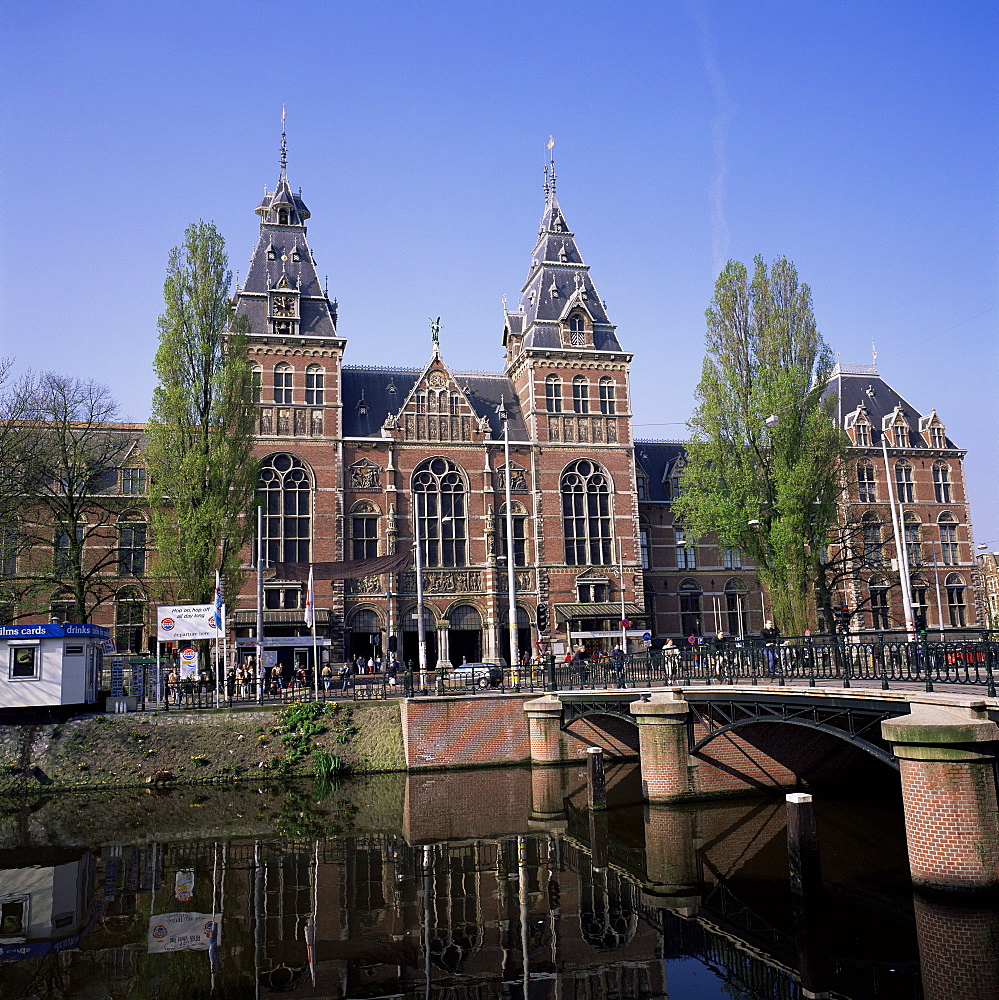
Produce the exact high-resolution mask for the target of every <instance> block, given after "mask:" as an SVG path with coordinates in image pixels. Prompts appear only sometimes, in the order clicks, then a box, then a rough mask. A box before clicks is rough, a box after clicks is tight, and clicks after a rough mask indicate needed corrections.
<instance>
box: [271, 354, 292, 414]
mask: <svg viewBox="0 0 999 1000" xmlns="http://www.w3.org/2000/svg"><path fill="white" fill-rule="evenodd" d="M293 379H294V372H293V371H292V370H291V365H286V364H285V363H284V362H283V361H282V362H281V364H279V365H275V366H274V402H275V403H281V404H287V403H290V402H291V394H292V385H293Z"/></svg>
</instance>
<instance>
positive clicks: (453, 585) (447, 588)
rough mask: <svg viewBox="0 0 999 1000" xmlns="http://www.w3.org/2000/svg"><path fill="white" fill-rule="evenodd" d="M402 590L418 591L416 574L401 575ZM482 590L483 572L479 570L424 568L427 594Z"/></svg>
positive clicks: (405, 591) (424, 588)
mask: <svg viewBox="0 0 999 1000" xmlns="http://www.w3.org/2000/svg"><path fill="white" fill-rule="evenodd" d="M399 587H400V591H401V592H402V593H405V594H415V593H416V574H415V573H401V574H400V575H399ZM481 590H482V574H481V573H480V572H479V571H478V570H460V569H452V570H424V572H423V592H424V593H425V594H467V593H477V592H480V591H481Z"/></svg>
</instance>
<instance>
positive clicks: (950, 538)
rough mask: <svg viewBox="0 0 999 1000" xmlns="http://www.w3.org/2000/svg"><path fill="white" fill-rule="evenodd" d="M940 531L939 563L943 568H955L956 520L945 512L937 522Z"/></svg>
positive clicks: (956, 555)
mask: <svg viewBox="0 0 999 1000" xmlns="http://www.w3.org/2000/svg"><path fill="white" fill-rule="evenodd" d="M937 526H938V527H939V529H940V561H941V562H942V563H943V564H944V566H956V565H957V564H958V554H957V518H955V517H954V515H953V514H951V512H950V511H948V510H945V511H944V512H943V513H942V514H941V515H940V517H939V519H938V521H937Z"/></svg>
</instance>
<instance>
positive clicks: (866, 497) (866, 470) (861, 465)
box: [857, 462, 878, 503]
mask: <svg viewBox="0 0 999 1000" xmlns="http://www.w3.org/2000/svg"><path fill="white" fill-rule="evenodd" d="M857 496H858V499H859V500H860V502H861V503H877V500H878V497H877V494H876V493H875V492H874V466H873V465H871V463H870V462H858V463H857Z"/></svg>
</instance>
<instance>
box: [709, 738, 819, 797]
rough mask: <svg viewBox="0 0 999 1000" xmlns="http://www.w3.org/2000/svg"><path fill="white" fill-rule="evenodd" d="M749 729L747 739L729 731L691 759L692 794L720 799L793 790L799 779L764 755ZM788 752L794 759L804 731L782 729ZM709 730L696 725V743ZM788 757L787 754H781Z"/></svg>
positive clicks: (785, 767) (793, 773) (784, 766)
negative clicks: (729, 794)
mask: <svg viewBox="0 0 999 1000" xmlns="http://www.w3.org/2000/svg"><path fill="white" fill-rule="evenodd" d="M755 728H757V727H754V726H749V727H746V730H745V732H746V736H742V735H739V734H737V733H736V732H732V731H729V732H727V733H722V734H721V735H720V736H718V737H716V738H715V739H713V740H712V741H711V742H710V743H708V744H707V745H706V746H705V747H704V749H703V750H701V751H700V752H699V753H698V754H697V755H696V756H694V757H691V758H690V763H691V788H690V790H691V793H692V794H694V795H718V794H723V793H725V792H745V791H748V790H750V789H757V790H760V791H763V790H767V791H772V790H774V789H779V788H793V787H794V786H795V785H797V784H798V777H797V775H796V774H795V771H793V770H791V768H790V767H788V766H786V765H784V764H781V763H778V762H777V761H776V760H774V758H773V757H770V756H769V755H767V754H766V753H764V752H763V751H762V750H761V749H760V748H759V747H758V746H756V745H755V743H754V742H750V741H751V740H752V738H753V737H752V730H753V729H755ZM781 728H782V730H783V731H784V732H783V741H784V742H785V743H786V744H787V746H786V748H785V749H786V750H787V751H789V752H790V755H791V756H793V752H794V741H795V740H796V739H798V738H800V737H801V735H802V732H803V731H802V730H801V729H799V727H796V726H787V725H784V726H782V727H781ZM706 735H707V730H706V729H705V728H704V727H703V726H702V725H700V724H699V723H695V724H694V739H695V741H697V740H701V739H703V738H704V737H705V736H706ZM781 756H782V757H784V754H783V753H782V754H781Z"/></svg>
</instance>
